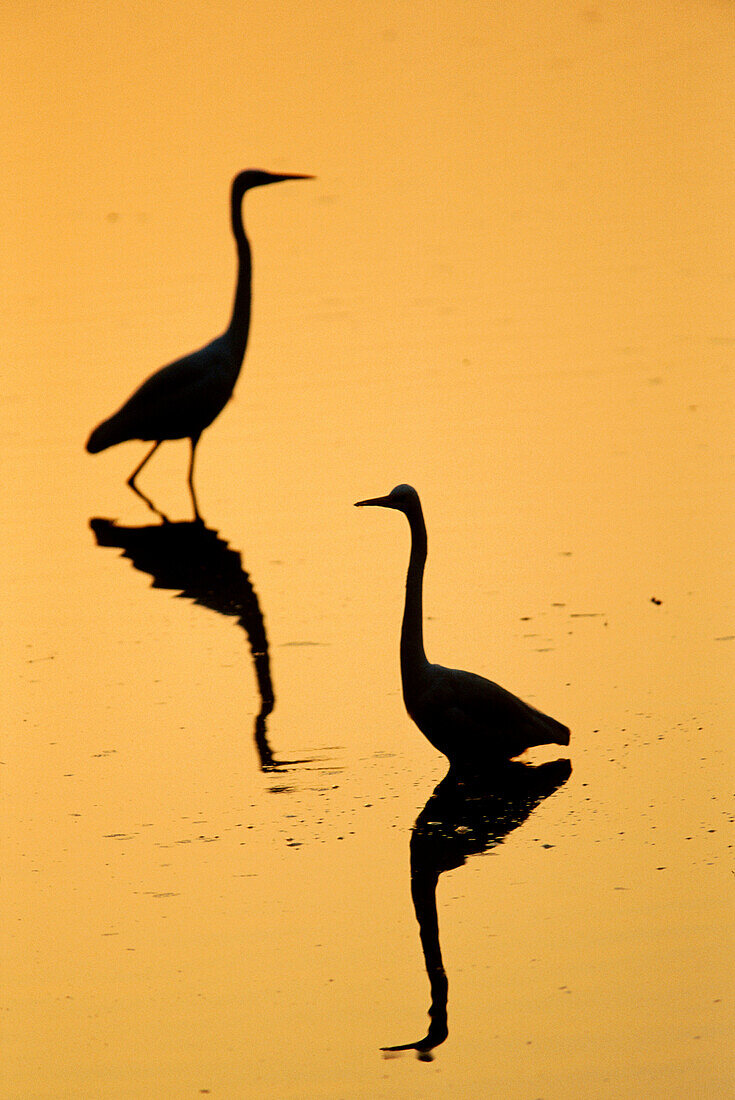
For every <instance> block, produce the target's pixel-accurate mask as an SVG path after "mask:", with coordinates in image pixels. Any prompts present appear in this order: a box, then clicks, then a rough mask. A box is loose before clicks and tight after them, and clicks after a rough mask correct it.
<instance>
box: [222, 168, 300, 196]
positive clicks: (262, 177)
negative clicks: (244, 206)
mask: <svg viewBox="0 0 735 1100" xmlns="http://www.w3.org/2000/svg"><path fill="white" fill-rule="evenodd" d="M312 179H314V177H313V176H299V175H294V174H293V173H291V174H286V173H285V172H280V173H277V172H264V171H262V170H261V169H260V168H248V169H247V170H246V171H245V172H240V173H239V175H237V176H235V178H234V180H233V181H232V193H233V194H239V195H244V194H245V192H246V191H249V190H250V189H251V188H252V187H262V186H263V185H264V184H266V183H280V182H281V180H312Z"/></svg>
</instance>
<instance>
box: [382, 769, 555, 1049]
mask: <svg viewBox="0 0 735 1100" xmlns="http://www.w3.org/2000/svg"><path fill="white" fill-rule="evenodd" d="M571 772H572V766H571V764H570V763H569V761H568V760H552V761H550V762H549V763H546V764H541V765H539V766H538V767H531V766H529V765H528V764H522V763H521V762H520V761H517V760H514V761H504V762H503V763H502V764H500V765H499V766H498V768H497V769H496V770H495V772H494V774H493V775H492V777H489V778H483V779H481V780H479V781H478V780H474V781H472V782H464V781H462V780H461V779H459V778H458V777H457V776H456V775H455V773H454V771H453V770H452V769H451V768H450V770H449V772H448V774H447V775H445V777H444V779H442V781H441V783H440V784H439V785H438V787H437V788H436V789H435V791H434V793H433V794H432V795H431V797H430V798H429V800H428V802H427V803H426V805H425V806H424V808H423V810H422V811H421V813H420V814H419V816H418V818H417V819H416V824H415V825H414V827H413V831H412V833H411V897H412V899H413V905H414V910H415V912H416V919H417V921H418V923H419V933H420V936H421V946H422V948H423V952H424V961H425V963H426V973H427V975H428V977H429V984H430V987H431V1006H430V1008H429V1019H430V1023H429V1030H428V1033H427V1035H426V1036H425V1038H423V1039H419V1040H418V1042H415V1043H402V1044H401V1045H400V1046H394V1047H383V1049H384V1050H386V1051H398V1050H416V1051H418V1052H419V1056H420V1057H423V1058H424V1059H428V1058H430V1054H429V1052H430V1051H431V1050H433V1049H434V1047H437V1046H439V1044H440V1043H443V1042H444V1040H445V1039H446V1037H447V1035H448V1034H449V1025H448V1021H447V999H448V990H449V984H448V981H447V975H446V972H445V970H444V963H443V960H442V953H441V945H440V943H439V919H438V915H437V909H436V888H437V884H438V882H439V876H440V875H441V874H443V873H444V872H445V871H451V870H454V868H456V867H461V866H462V864H463V863H464V862H465V860H466V859H467V857H468V856H470V855H479V854H480V853H482V852H485V851H487V849H488V848H493V847H495V845H497V844H501V843H502V841H503V840H504V839H505V837H506V836H508V834H509V833H511V832H512V831H513V830H514V829H517V828H518V826H519V825H522V824H523V822H524V821H525V820H526V818H527V817H528V816H529V814H531V813H532V812H533V811H534V810H535V809H536V807H537V806H538V804H539V803H540V802H542V801H543V800H544V799H545V798H548V797H549V795H550V794H553V793H554V791H556V790H558V789H559V787H561V786H562V785H563V784H564V783H566V781H567V779H568V778H569V776H570V775H571Z"/></svg>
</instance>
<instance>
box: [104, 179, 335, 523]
mask: <svg viewBox="0 0 735 1100" xmlns="http://www.w3.org/2000/svg"><path fill="white" fill-rule="evenodd" d="M312 178H313V177H312V176H301V175H285V174H275V173H272V172H261V171H259V170H254V169H249V170H248V171H246V172H240V174H239V175H237V176H235V179H234V180H233V181H232V189H231V192H230V206H231V216H232V232H233V234H234V237H235V242H236V244H237V259H238V273H237V286H236V289H235V301H234V305H233V307H232V317H231V319H230V323H229V325H228V326H227V328H226V330H225V331H224V332H223V333H222V335H221V336H218V337H217V339H216V340H213V341H212V342H211V343H210V344H207V345H206V347H203V348H200V349H199V351H195V352H192V354H191V355H185V356H184V357H183V359H177V360H176V361H175V362H173V363H169V365H168V366H166V367H162V368H161V370H158V371H156V372H155V374H152V375H151V377H150V378H148V379H147V380H146V381H145V382H143V384H142V385H141V386H139V387H138V389H137V390H136V391H135V393H133V394H132V395H131V396H130V397H129V398H128V400H127V401H126V402H125V404H124V405H122V407H121V408H120V409H118V411H117V412H116V413H114V414H113V416H111V417H110V418H109V419H108V420H105V421H103V422H102V423H101V424H100V425H99V427H97V428H95V429H94V431H93V432H92V434H91V435H90V437H89V439H88V440H87V450H88V451H89V452H90V453H91V454H97V452H98V451H104V450H106V449H107V448H108V447H114V446H115V445H116V444H117V443H123V442H125V441H126V440H128V439H140V440H144V441H147V442H150V441H151V440H153V441H154V443H153V447H152V448H151V450H150V451H149V452H148V454H147V455H146V456H145V458H144V459H143V461H142V462H141V463H140V464H139V465H138V466H136V468H135V470H133V472H132V474H131V475H130V477H129V478H128V485H130V487H131V488H132V489H135V490H136V492H137V491H138V490H137V489H136V485H135V479H136V477H137V476H138V474H139V473H140V471H141V470H142V469H143V467H144V466H145V464H146V462H147V461H148V459H149V458H150V457H151V455H152V454H153V453H154V451H155V450H156V449H157V448H158V447H160V445H161V443H162V442H163V441H164V440H166V439H189V440H190V441H191V459H190V461H189V489H190V492H191V496H192V502H193V504H194V511H195V513H196V514H197V516H198V515H199V512H198V509H197V503H196V495H195V493H194V455H195V452H196V447H197V443H198V442H199V437H200V436H201V434H202V432H203V431H204V429H205V428H208V427H209V425H210V424H211V423H212V421H213V420H214V419H215V417H217V416H218V415H219V414H220V413H221V412H222V409H223V408H224V407H225V405H226V404H227V402H228V401H229V399H230V397H231V396H232V391H233V389H234V387H235V383H236V381H237V376H238V375H239V373H240V367H241V366H242V361H243V357H244V355H245V348H246V346H247V342H248V330H249V328H250V297H251V295H250V284H251V271H252V265H251V259H250V245H249V243H248V239H247V237H246V236H245V230H244V228H243V222H242V201H243V196H244V195H245V192H246V191H249V190H251V188H253V187H261V186H263V185H264V184H266V183H278V182H279V181H280V180H293V179H312ZM140 495H141V496H143V494H142V493H141V494H140ZM143 499H144V500H147V498H145V497H144V498H143ZM147 503H150V502H147Z"/></svg>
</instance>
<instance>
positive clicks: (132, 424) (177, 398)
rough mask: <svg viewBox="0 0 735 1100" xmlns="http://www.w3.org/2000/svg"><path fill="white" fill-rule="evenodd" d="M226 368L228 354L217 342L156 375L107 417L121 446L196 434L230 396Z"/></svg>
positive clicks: (228, 362)
mask: <svg viewBox="0 0 735 1100" xmlns="http://www.w3.org/2000/svg"><path fill="white" fill-rule="evenodd" d="M230 366H231V362H230V359H229V357H228V355H227V349H226V347H225V345H224V344H223V342H222V341H221V339H217V340H214V341H212V343H211V344H207V345H206V346H205V347H203V348H200V349H199V350H198V351H195V352H192V353H191V354H190V355H185V356H183V357H182V358H181V359H176V360H175V361H174V362H173V363H169V364H168V365H167V366H165V367H162V368H161V369H160V370H158V371H156V373H155V374H152V375H151V376H150V378H147V379H146V380H145V382H143V383H142V384H141V385H140V386H139V387H138V389H137V390H135V392H134V393H133V394H131V396H130V397H129V398H128V400H127V401H126V402H125V404H124V405H122V406H121V408H120V409H119V410H118V411H117V412H116V413H115V414H114V416H113V417H111V418H110V420H111V421H112V422H113V424H114V427H115V429H116V434H119V436H120V441H122V439H179V438H184V437H185V436H189V435H194V434H199V432H201V431H202V430H203V429H204V428H206V427H207V425H208V424H211V422H212V420H213V419H214V418H215V416H216V415H217V414H218V413H219V412H220V411H221V409H222V408H223V407H224V405H225V404H226V403H227V401H228V399H229V397H230V394H231V393H232V386H233V381H232V378H231V371H230V370H229V369H228V368H230ZM111 427H112V424H111Z"/></svg>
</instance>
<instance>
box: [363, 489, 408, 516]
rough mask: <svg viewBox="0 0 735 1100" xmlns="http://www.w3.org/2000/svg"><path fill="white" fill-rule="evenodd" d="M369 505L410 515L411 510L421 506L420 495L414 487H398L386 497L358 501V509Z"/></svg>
mask: <svg viewBox="0 0 735 1100" xmlns="http://www.w3.org/2000/svg"><path fill="white" fill-rule="evenodd" d="M368 504H374V505H376V506H377V507H380V508H395V509H396V510H397V511H399V512H405V513H406V514H407V515H408V512H409V509H411V508H415V507H416V505H417V504H419V507H420V503H419V495H418V493H417V492H416V490H415V489H414V487H413V486H412V485H396V487H395V489H391V491H390V492H389V493H388V495H387V496H385V497H372V498H371V499H370V500H358V501H356V502H355V507H356V508H365V507H366V506H367V505H368Z"/></svg>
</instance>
